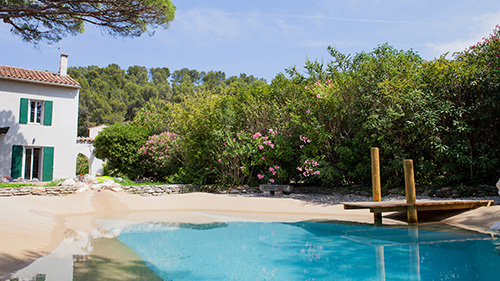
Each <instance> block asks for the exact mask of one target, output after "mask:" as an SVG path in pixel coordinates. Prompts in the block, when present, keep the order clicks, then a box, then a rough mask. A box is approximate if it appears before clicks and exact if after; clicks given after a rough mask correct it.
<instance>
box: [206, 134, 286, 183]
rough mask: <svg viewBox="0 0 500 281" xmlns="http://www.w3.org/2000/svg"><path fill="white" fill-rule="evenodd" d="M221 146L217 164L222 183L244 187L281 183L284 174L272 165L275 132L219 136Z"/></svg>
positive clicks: (218, 150)
mask: <svg viewBox="0 0 500 281" xmlns="http://www.w3.org/2000/svg"><path fill="white" fill-rule="evenodd" d="M218 135H219V137H220V140H219V143H220V144H221V146H220V147H219V148H218V149H217V151H216V154H215V155H216V157H217V161H216V162H217V163H218V167H219V170H220V173H221V174H222V176H221V178H222V181H223V183H225V184H228V185H245V184H250V183H253V184H255V183H258V182H266V181H267V182H270V183H273V182H278V181H279V180H280V178H281V177H282V174H283V173H282V171H281V169H280V167H279V166H278V165H276V164H275V163H274V162H273V158H274V157H273V153H271V152H272V151H273V150H275V149H276V145H275V143H274V139H275V137H276V135H277V133H276V131H274V130H273V129H269V130H268V132H266V133H264V134H263V133H260V132H256V133H253V134H250V133H248V132H245V131H240V132H237V133H236V134H234V135H230V134H228V133H227V132H219V133H218Z"/></svg>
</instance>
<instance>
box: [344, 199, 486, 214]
mask: <svg viewBox="0 0 500 281" xmlns="http://www.w3.org/2000/svg"><path fill="white" fill-rule="evenodd" d="M342 204H343V205H344V209H370V212H372V213H379V212H380V213H382V212H402V211H407V210H408V207H411V206H412V204H409V203H406V202H403V201H386V202H346V203H342ZM491 205H493V200H463V201H462V200H425V201H417V202H416V203H415V209H416V210H417V211H435V210H458V209H473V208H477V207H482V206H491Z"/></svg>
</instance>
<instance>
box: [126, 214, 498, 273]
mask: <svg viewBox="0 0 500 281" xmlns="http://www.w3.org/2000/svg"><path fill="white" fill-rule="evenodd" d="M118 239H119V240H120V241H122V242H123V243H125V244H127V245H128V246H130V247H131V248H132V249H133V250H134V251H135V252H136V253H138V254H139V255H140V256H141V257H142V258H143V259H144V261H145V263H146V264H147V265H148V267H149V268H150V269H151V270H153V271H154V272H155V273H156V274H157V275H158V276H160V277H161V278H162V279H163V280H448V279H461V280H495V278H498V272H497V270H498V268H499V267H500V255H499V254H498V253H496V252H495V244H494V242H496V240H494V239H492V238H491V237H490V236H487V235H482V234H475V233H449V232H438V231H418V230H416V229H401V228H385V227H372V226H362V225H349V224H333V223H318V222H299V223H262V222H227V223H212V224H204V225H197V224H182V223H181V224H179V223H177V224H169V223H157V224H154V223H149V224H137V225H132V226H130V227H127V228H125V229H123V230H122V232H121V234H120V236H119V237H118Z"/></svg>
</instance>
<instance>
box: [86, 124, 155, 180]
mask: <svg viewBox="0 0 500 281" xmlns="http://www.w3.org/2000/svg"><path fill="white" fill-rule="evenodd" d="M149 134H150V131H149V130H148V129H147V128H144V127H141V126H134V125H124V124H121V123H115V124H114V125H113V126H110V127H108V128H106V129H104V130H103V131H102V132H101V133H99V135H98V136H97V137H96V139H95V142H94V146H95V150H94V153H95V155H96V157H98V158H100V159H106V160H107V168H108V171H109V173H110V174H111V175H125V176H127V177H129V178H131V179H135V178H138V177H142V174H141V171H142V169H141V164H140V158H139V154H137V151H138V150H139V148H141V146H143V145H144V143H146V140H147V139H148V135H149Z"/></svg>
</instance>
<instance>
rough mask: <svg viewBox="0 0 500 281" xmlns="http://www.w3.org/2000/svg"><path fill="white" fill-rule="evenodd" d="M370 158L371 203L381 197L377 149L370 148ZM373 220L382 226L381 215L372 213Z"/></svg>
mask: <svg viewBox="0 0 500 281" xmlns="http://www.w3.org/2000/svg"><path fill="white" fill-rule="evenodd" d="M371 158H372V194H373V202H380V201H382V195H381V191H380V162H379V154H378V148H377V147H372V148H371ZM373 219H374V220H375V224H382V213H373Z"/></svg>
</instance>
